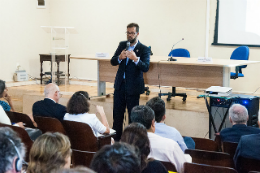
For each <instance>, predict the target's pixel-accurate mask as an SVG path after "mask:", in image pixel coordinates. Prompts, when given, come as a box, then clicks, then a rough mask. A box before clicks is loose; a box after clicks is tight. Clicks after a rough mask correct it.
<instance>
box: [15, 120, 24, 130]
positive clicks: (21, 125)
mask: <svg viewBox="0 0 260 173" xmlns="http://www.w3.org/2000/svg"><path fill="white" fill-rule="evenodd" d="M15 124H17V125H18V126H19V127H22V128H23V129H24V126H23V122H18V123H15Z"/></svg>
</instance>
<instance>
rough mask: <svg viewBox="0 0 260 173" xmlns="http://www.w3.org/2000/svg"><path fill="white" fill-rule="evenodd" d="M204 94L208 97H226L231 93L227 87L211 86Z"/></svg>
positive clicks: (230, 89)
mask: <svg viewBox="0 0 260 173" xmlns="http://www.w3.org/2000/svg"><path fill="white" fill-rule="evenodd" d="M205 92H206V94H208V95H209V96H222V97H227V96H229V95H230V94H231V93H232V88H229V87H220V86H211V87H209V88H208V89H206V91H205Z"/></svg>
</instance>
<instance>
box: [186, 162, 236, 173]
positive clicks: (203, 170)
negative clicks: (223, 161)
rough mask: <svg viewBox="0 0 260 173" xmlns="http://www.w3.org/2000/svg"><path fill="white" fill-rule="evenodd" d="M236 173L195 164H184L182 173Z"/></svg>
mask: <svg viewBox="0 0 260 173" xmlns="http://www.w3.org/2000/svg"><path fill="white" fill-rule="evenodd" d="M194 172H199V173H209V172H210V173H237V171H236V170H235V169H233V168H227V167H222V166H211V165H201V164H197V163H187V162H186V163H184V173H194Z"/></svg>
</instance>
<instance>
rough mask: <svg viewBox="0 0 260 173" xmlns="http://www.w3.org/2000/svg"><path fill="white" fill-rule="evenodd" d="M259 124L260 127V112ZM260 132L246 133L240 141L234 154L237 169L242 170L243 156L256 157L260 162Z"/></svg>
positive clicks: (259, 115)
mask: <svg viewBox="0 0 260 173" xmlns="http://www.w3.org/2000/svg"><path fill="white" fill-rule="evenodd" d="M258 126H259V127H260V114H259V113H258ZM259 148H260V133H258V134H251V135H244V136H241V139H240V141H239V143H238V146H237V150H236V153H235V156H234V163H235V167H236V169H237V170H240V165H241V160H240V159H241V157H244V158H250V159H256V160H259V162H260V150H259Z"/></svg>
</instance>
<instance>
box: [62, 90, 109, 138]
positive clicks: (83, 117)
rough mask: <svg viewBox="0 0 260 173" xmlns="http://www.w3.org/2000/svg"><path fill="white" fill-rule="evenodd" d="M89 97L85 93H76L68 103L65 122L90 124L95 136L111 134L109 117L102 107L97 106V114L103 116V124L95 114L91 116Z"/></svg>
mask: <svg viewBox="0 0 260 173" xmlns="http://www.w3.org/2000/svg"><path fill="white" fill-rule="evenodd" d="M89 107H90V102H89V95H88V93H87V92H85V91H78V92H75V93H74V94H73V95H72V96H71V98H70V100H69V101H68V105H67V110H68V113H66V115H65V116H64V120H69V121H77V122H81V123H86V124H88V125H89V126H90V127H91V129H92V130H93V133H94V135H95V136H98V135H99V134H103V133H106V134H109V132H110V128H109V125H108V122H107V117H106V114H105V112H104V109H103V107H102V106H96V109H97V113H99V114H100V116H101V122H100V121H99V119H98V118H97V116H96V115H95V114H89V113H88V112H89Z"/></svg>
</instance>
